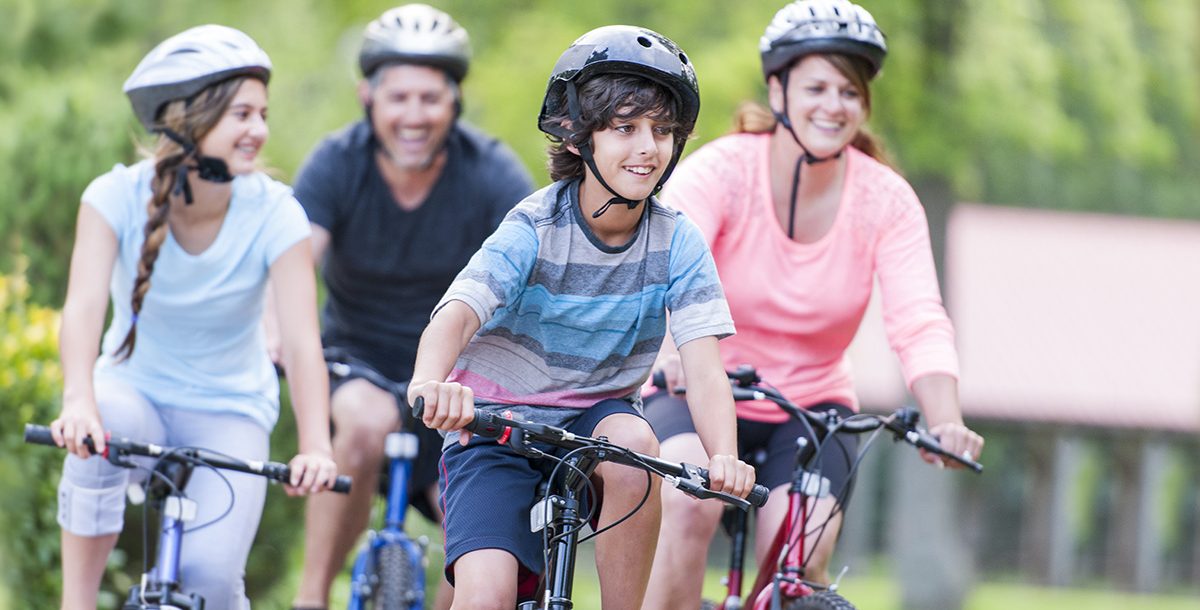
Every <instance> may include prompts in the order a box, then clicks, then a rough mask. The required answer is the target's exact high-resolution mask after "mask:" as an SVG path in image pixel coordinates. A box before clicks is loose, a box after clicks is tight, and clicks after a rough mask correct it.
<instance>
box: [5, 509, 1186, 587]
mask: <svg viewBox="0 0 1200 610" xmlns="http://www.w3.org/2000/svg"><path fill="white" fill-rule="evenodd" d="M409 524H410V527H411V531H412V532H413V533H414V534H415V535H418V536H420V535H424V536H427V537H428V538H429V539H430V540H431V541H432V543H433V544H432V545H431V546H432V549H431V550H432V551H433V552H432V553H431V556H430V559H429V563H430V568H429V570H428V574H427V576H428V578H427V580H428V581H429V585H428V587H427V590H428V591H430V592H432V591H433V589H432V587H433V584H434V583H433V578H434V577H435V576H436V575H437V573H438V570H440V568H441V548H440V546H439V545H440V543H441V531H440V530H439V529H437V528H436V526H433V525H431V524H429V523H427V522H426V521H425V520H424V519H422V518H421V517H419V516H415V515H414V516H413V518H411V519H409ZM299 553H300V551H299V550H297V555H296V556H294V557H292V558H291V559H290V561H289V566H288V567H289V578H288V579H285V581H284V582H283V583H282V584H281V585H280V586H279V587H277V588H276V591H274V592H273V593H272V594H271V595H270V596H269V597H268V598H267V599H262V600H255V608H267V609H274V608H278V609H280V610H286V609H287V608H288V603H289V602H290V600H291V595H292V593H293V592H294V591H295V590H296V580H297V579H298V578H299V573H300V564H301V559H302V558H301V557H300V556H299ZM722 570H723V569H722V568H721V567H719V565H713V566H712V567H710V568H709V571H708V574H707V576H706V578H705V584H704V596H705V597H706V598H707V599H720V598H721V597H722V596H723V593H724V589H723V587H722V585H721V577H722V576H723V571H722ZM348 573H349V570H348V569H347V570H346V571H345V572H344V573H343V575H342V576H341V577H339V578H338V580H337V581H336V582H335V583H334V590H333V594H332V597H331V599H330V606H329V607H330V608H345V607H346V603H347V598H348V594H349V578H348V576H347V574H348ZM751 578H752V576H748V577H747V579H748V580H749V579H751ZM747 588H749V584H747ZM841 592H842V594H843V595H845V596H846V597H847V599H850V600H851V601H853V602H854V604H855V605H856V606H857V607H859V608H863V609H869V610H901V605H900V585H899V583H897V582H896V581H895V580H894V579H893V578H892V576H891V575H890V573H889V572H888V571H887V569H886V566H883V565H880V566H872V567H870V568H869V570H868V572H867V573H860V574H859V575H856V576H847V577H846V578H845V579H843V581H842V583H841ZM747 593H748V592H747ZM3 597H4V596H3V592H2V591H0V600H2V599H3ZM431 597H432V595H431ZM573 597H574V602H575V610H600V587H599V584H598V582H597V578H596V571H595V563H594V561H593V545H592V544H591V543H588V544H585V545H583V547H582V548H581V549H580V553H579V558H578V565H577V567H576V573H575V583H574V595H573ZM0 607H2V605H0ZM1015 608H1019V609H1021V610H1061V609H1063V608H1086V609H1087V610H1197V608H1200V603H1198V602H1197V597H1196V596H1195V595H1182V594H1181V595H1139V594H1132V593H1122V592H1117V591H1113V590H1111V589H1107V588H1104V587H1103V586H1102V585H1100V586H1097V587H1096V588H1089V589H1055V588H1049V587H1041V586H1036V585H1030V584H1026V583H1021V582H980V583H978V584H977V585H976V586H975V588H974V589H973V590H972V591H971V593H970V594H969V596H968V597H967V600H966V604H965V605H964V607H963V610H1013V609H1015Z"/></svg>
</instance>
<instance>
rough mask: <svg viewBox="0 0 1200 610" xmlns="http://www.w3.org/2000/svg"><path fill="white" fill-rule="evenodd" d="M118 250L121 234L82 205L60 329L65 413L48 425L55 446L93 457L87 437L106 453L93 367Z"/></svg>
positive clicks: (93, 209) (99, 449) (63, 411)
mask: <svg viewBox="0 0 1200 610" xmlns="http://www.w3.org/2000/svg"><path fill="white" fill-rule="evenodd" d="M117 250H118V243H117V235H116V233H114V232H113V230H112V227H110V226H108V222H106V221H105V220H104V217H103V216H101V215H100V212H98V211H97V210H96V209H95V208H93V207H92V206H91V205H88V204H87V203H84V204H82V205H80V206H79V216H78V220H77V222H76V225H75V247H74V249H72V251H71V271H70V275H69V277H68V279H67V299H66V302H65V303H64V304H63V311H62V326H61V327H60V331H59V352H60V354H61V356H60V357H61V359H62V369H63V402H62V412H61V413H59V416H58V418H57V419H55V420H54V421H53V422H51V423H50V430H51V433H52V434H53V435H54V442H56V443H58V445H59V446H60V447H66V448H67V450H68V451H70V452H71V453H74V454H76V455H78V456H79V457H82V458H86V457H88V455H89V452H88V449H87V446H86V445H84V444H83V438H84V437H85V436H91V437H92V439H93V441H94V442H95V446H96V451H97V452H102V451H104V426H103V424H102V423H101V421H100V411H99V409H97V407H96V395H95V391H94V388H93V386H92V369H93V368H94V367H95V364H96V357H97V356H98V355H99V353H100V335H101V332H102V331H103V328H104V314H105V313H106V312H107V311H108V283H109V280H111V279H112V270H113V264H114V263H115V262H116V260H117Z"/></svg>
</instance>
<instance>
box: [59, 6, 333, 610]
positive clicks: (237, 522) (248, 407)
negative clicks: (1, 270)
mask: <svg viewBox="0 0 1200 610" xmlns="http://www.w3.org/2000/svg"><path fill="white" fill-rule="evenodd" d="M270 71H271V61H270V59H269V58H268V57H267V55H266V53H264V52H263V51H262V49H260V48H259V47H258V45H257V44H256V43H255V42H254V41H253V40H251V39H250V37H248V36H247V35H245V34H244V33H242V32H240V31H237V30H234V29H231V28H227V27H223V26H217V25H206V26H201V27H196V28H192V29H190V30H187V31H185V32H183V33H181V34H178V35H176V36H173V37H171V38H169V39H167V40H166V41H164V42H163V43H161V44H160V45H158V46H157V47H156V48H155V49H154V50H152V51H151V52H150V54H149V55H147V56H146V57H145V59H143V60H142V62H141V63H140V64H139V65H138V66H137V68H136V69H135V70H134V72H133V75H132V76H130V78H129V80H127V81H126V83H125V92H126V93H127V94H128V95H129V98H130V101H131V102H132V105H133V108H134V112H135V114H137V117H138V119H139V120H140V121H141V122H142V124H143V125H145V127H146V128H147V129H148V130H150V131H151V132H154V133H157V134H158V140H157V143H156V147H155V150H154V152H153V155H152V157H151V158H149V159H146V160H143V161H141V162H140V163H136V164H134V165H132V166H129V167H126V166H124V165H117V166H116V167H114V168H113V169H112V171H110V172H108V173H107V174H104V175H102V176H100V177H99V178H97V179H96V180H94V181H93V182H92V184H91V185H90V186H88V188H87V190H85V191H84V193H83V197H82V200H83V201H82V205H81V206H80V208H79V218H78V223H77V228H76V239H75V248H74V251H73V253H72V255H71V272H70V278H69V283H68V286H67V298H66V303H65V305H64V306H63V318H62V319H63V322H62V332H61V339H60V348H61V353H62V366H63V376H64V390H63V406H62V413H61V414H60V415H59V417H58V419H56V420H55V421H54V422H53V423H52V424H51V429H52V431H53V434H54V438H55V442H57V443H58V444H59V445H60V446H65V447H66V448H67V449H68V450H69V451H70V455H68V456H67V459H66V463H65V465H64V467H63V477H62V481H61V482H60V484H59V512H58V520H59V524H60V525H61V526H62V528H63V533H62V555H63V608H89V609H91V608H95V607H96V597H97V592H98V589H99V586H100V580H101V577H102V576H103V574H104V566H105V563H106V561H107V558H108V554H109V552H110V551H111V550H112V549H113V546H114V545H115V543H116V540H117V535H118V534H119V532H120V531H121V528H122V525H123V518H122V515H123V512H124V504H125V503H124V493H125V488H126V486H127V485H128V484H129V482H130V480H129V478H130V476H131V475H130V473H131V472H132V471H130V470H126V469H122V468H118V467H116V466H113V465H111V464H109V463H108V462H107V461H106V460H104V459H101V458H96V459H88V458H89V455H90V452H89V450H88V449H87V447H86V445H84V443H83V440H84V438H85V437H87V436H91V437H92V439H93V440H94V441H95V444H96V449H97V451H98V452H100V451H103V445H104V440H103V439H104V431H105V430H106V429H107V430H110V431H111V432H112V433H113V434H115V435H119V436H127V437H130V438H133V439H136V440H144V441H149V442H155V443H163V444H167V445H177V446H178V445H184V446H198V447H203V448H205V449H210V450H214V451H219V452H222V453H226V454H230V455H233V456H236V457H238V458H241V459H245V460H263V459H266V458H267V454H268V438H269V433H270V430H271V428H272V427H273V426H274V424H275V421H276V419H277V417H278V412H279V385H278V381H277V379H276V376H275V372H274V369H273V367H272V365H271V362H270V360H269V359H268V357H267V352H266V348H265V345H264V342H263V337H262V334H261V331H260V329H259V323H258V320H259V318H260V316H261V313H262V303H263V293H264V290H265V289H266V287H267V284H268V282H269V283H270V285H271V287H272V289H273V290H274V291H275V292H276V294H279V295H282V296H281V298H279V299H278V300H277V302H279V303H287V304H288V306H286V307H282V306H281V307H280V308H279V311H278V316H279V319H280V321H281V324H282V326H283V327H284V328H287V329H289V332H288V333H287V334H286V335H285V336H284V338H283V346H282V351H283V357H282V360H283V364H284V368H285V369H286V370H287V372H288V374H289V378H290V379H292V380H293V381H292V386H293V387H292V396H293V400H294V403H295V411H296V422H297V427H298V429H299V446H300V453H299V455H297V456H296V457H294V458H293V459H292V460H291V462H290V466H291V469H292V480H291V486H289V488H288V491H289V493H292V494H306V493H311V492H316V491H319V490H320V489H322V488H324V487H326V486H327V485H329V484H331V483H332V481H333V480H334V478H335V476H336V466H335V465H334V463H333V460H332V458H331V449H330V443H329V430H328V425H327V422H328V412H329V405H328V398H327V397H328V396H329V392H328V388H327V383H328V381H327V376H326V374H325V370H324V367H325V364H324V361H323V360H322V358H321V344H320V340H319V336H318V329H317V317H316V307H315V303H316V298H315V281H314V278H313V275H312V262H311V258H310V257H311V248H310V246H309V243H308V231H309V228H308V222H307V220H306V218H305V216H304V212H303V211H302V210H301V208H300V205H299V204H298V203H297V202H296V200H295V199H293V198H292V196H291V191H290V189H288V188H287V187H286V186H284V185H282V184H280V183H278V182H275V181H274V180H272V179H270V178H268V177H267V176H266V175H265V174H263V173H262V172H260V171H258V167H257V163H256V162H257V158H258V153H259V151H260V150H261V149H262V146H263V144H264V143H265V142H266V139H267V135H268V130H267V124H266V116H267V80H268V78H269V77H270ZM110 293H111V298H112V304H113V317H112V323H111V324H110V325H109V327H108V330H107V332H106V333H105V334H104V337H103V342H102V344H101V337H100V330H101V328H102V326H103V324H104V317H105V311H106V309H107V303H108V299H109V294H110ZM97 345H101V347H102V350H101V351H100V352H99V353H98V352H97ZM143 476H144V475H143ZM222 478H224V479H227V480H228V484H226V482H225V481H224V480H222ZM187 491H188V495H189V496H191V497H193V498H196V499H198V501H199V506H198V509H199V512H198V514H197V518H196V521H195V522H194V524H192V526H191V527H192V528H193V529H192V531H189V532H187V533H185V534H184V536H185V542H184V545H183V556H182V567H181V572H182V575H183V578H184V579H185V583H184V584H185V587H186V588H187V589H188V590H189V591H190V592H195V593H199V594H200V595H202V596H203V597H204V598H205V599H206V601H207V605H206V607H207V608H210V609H217V610H219V609H222V608H246V607H248V601H247V600H246V598H245V593H244V584H243V572H244V569H245V563H246V557H247V555H248V554H249V551H250V544H251V542H252V541H253V539H254V534H255V531H256V530H257V528H258V520H259V518H260V516H261V514H262V505H263V500H264V497H265V494H266V481H265V480H264V479H262V478H261V477H255V476H252V475H244V474H235V473H223V474H222V475H220V476H218V475H216V474H214V473H213V472H211V471H208V470H205V469H199V470H197V471H196V472H195V473H194V475H193V477H192V479H191V481H190V482H189V484H188V488H187ZM231 491H232V497H231ZM227 509H228V511H229V512H228V514H225V511H226V510H227ZM204 524H209V525H204ZM197 526H203V527H197Z"/></svg>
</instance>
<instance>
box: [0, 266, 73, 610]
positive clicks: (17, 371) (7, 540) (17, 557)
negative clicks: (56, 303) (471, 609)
mask: <svg viewBox="0 0 1200 610" xmlns="http://www.w3.org/2000/svg"><path fill="white" fill-rule="evenodd" d="M57 335H58V313H57V312H55V311H53V310H51V309H48V308H45V307H41V306H38V305H33V304H30V303H29V287H28V285H27V283H26V282H25V278H24V277H23V276H22V275H20V274H15V275H9V276H0V363H3V367H0V413H3V414H4V420H5V422H7V423H6V424H5V427H4V434H2V435H0V453H3V455H4V459H3V460H0V489H4V490H5V492H4V493H3V494H0V531H3V532H4V533H5V535H4V536H3V537H0V564H3V565H4V566H5V570H4V572H3V579H4V580H3V584H2V585H0V587H3V588H7V589H9V596H10V598H11V600H10V603H11V605H12V607H14V608H47V607H50V606H51V605H53V603H54V600H56V599H58V587H59V581H60V580H61V577H60V575H59V572H58V525H57V524H56V522H55V510H56V499H55V496H56V491H55V486H56V484H57V482H58V477H57V473H58V472H59V470H60V467H61V464H62V459H63V455H62V453H61V452H58V451H54V450H51V449H47V448H45V447H34V446H27V445H25V443H24V442H23V440H22V436H21V427H22V425H23V424H24V423H26V422H35V423H47V422H49V421H50V420H51V419H52V418H53V417H54V415H56V414H57V412H58V406H57V404H58V393H59V391H60V388H61V385H62V372H61V370H60V369H59V365H58V348H57V342H58V337H57Z"/></svg>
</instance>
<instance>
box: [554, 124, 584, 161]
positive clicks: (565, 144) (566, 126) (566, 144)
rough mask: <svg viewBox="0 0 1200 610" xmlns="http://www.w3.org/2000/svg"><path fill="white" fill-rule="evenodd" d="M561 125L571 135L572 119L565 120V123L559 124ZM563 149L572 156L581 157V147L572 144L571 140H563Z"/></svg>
mask: <svg viewBox="0 0 1200 610" xmlns="http://www.w3.org/2000/svg"><path fill="white" fill-rule="evenodd" d="M559 124H560V125H562V127H563V129H565V130H566V131H567V133H571V121H570V119H564V120H563V122H562V123H559ZM563 148H566V149H567V150H568V151H570V152H571V154H573V155H575V156H576V157H579V156H581V155H580V154H579V147H578V146H575V145H574V144H572V143H571V139H570V138H563Z"/></svg>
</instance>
